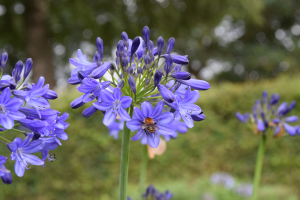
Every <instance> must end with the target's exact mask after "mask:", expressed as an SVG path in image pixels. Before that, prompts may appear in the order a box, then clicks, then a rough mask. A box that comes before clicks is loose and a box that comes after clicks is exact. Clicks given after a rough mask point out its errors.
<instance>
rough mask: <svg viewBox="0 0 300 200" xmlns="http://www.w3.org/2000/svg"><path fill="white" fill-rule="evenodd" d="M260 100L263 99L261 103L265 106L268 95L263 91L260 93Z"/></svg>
mask: <svg viewBox="0 0 300 200" xmlns="http://www.w3.org/2000/svg"><path fill="white" fill-rule="evenodd" d="M262 99H263V103H264V104H266V103H267V101H268V93H267V91H263V93H262Z"/></svg>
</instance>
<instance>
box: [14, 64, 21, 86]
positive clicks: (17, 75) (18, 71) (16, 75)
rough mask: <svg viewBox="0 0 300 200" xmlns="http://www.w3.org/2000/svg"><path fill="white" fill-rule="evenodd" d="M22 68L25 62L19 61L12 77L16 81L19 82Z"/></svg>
mask: <svg viewBox="0 0 300 200" xmlns="http://www.w3.org/2000/svg"><path fill="white" fill-rule="evenodd" d="M22 70H23V62H22V61H18V62H17V63H16V66H15V69H14V70H13V72H12V77H13V80H14V81H15V83H17V82H18V81H19V80H20V77H21V72H22Z"/></svg>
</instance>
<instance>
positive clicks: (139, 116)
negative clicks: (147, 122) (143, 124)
mask: <svg viewBox="0 0 300 200" xmlns="http://www.w3.org/2000/svg"><path fill="white" fill-rule="evenodd" d="M133 114H134V116H135V117H136V118H137V119H138V120H140V121H143V120H144V119H145V117H144V115H143V113H142V111H141V110H140V109H139V108H137V107H134V111H133Z"/></svg>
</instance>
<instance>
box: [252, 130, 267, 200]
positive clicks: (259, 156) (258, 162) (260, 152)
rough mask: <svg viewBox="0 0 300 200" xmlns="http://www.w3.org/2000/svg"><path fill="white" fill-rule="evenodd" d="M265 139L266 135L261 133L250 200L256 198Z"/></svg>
mask: <svg viewBox="0 0 300 200" xmlns="http://www.w3.org/2000/svg"><path fill="white" fill-rule="evenodd" d="M266 139H267V138H266V135H265V134H264V133H263V134H262V137H261V140H260V143H259V147H258V152H257V159H256V166H255V175H254V181H253V186H254V190H253V195H252V200H256V198H257V190H258V187H259V180H260V176H261V171H262V165H263V159H264V152H265V145H266Z"/></svg>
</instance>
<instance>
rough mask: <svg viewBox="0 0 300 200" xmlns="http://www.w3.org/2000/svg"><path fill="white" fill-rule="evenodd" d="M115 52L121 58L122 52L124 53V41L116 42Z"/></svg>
mask: <svg viewBox="0 0 300 200" xmlns="http://www.w3.org/2000/svg"><path fill="white" fill-rule="evenodd" d="M117 50H118V53H119V56H122V55H123V52H124V41H123V40H120V41H119V42H118V44H117Z"/></svg>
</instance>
